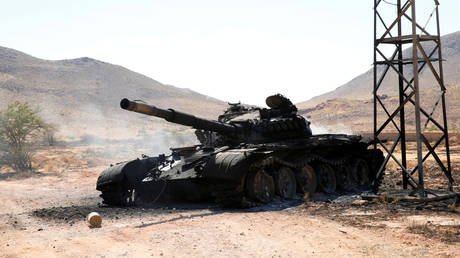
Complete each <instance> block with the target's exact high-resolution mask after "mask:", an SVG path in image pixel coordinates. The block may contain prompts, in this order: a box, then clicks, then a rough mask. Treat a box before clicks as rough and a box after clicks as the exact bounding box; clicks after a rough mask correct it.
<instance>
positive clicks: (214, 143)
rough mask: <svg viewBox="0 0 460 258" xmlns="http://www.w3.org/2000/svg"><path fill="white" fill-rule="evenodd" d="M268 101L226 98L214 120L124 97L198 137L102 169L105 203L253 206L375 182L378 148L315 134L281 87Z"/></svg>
mask: <svg viewBox="0 0 460 258" xmlns="http://www.w3.org/2000/svg"><path fill="white" fill-rule="evenodd" d="M266 103H267V106H268V107H269V108H259V107H252V106H246V105H242V104H240V103H234V104H230V103H229V105H230V106H229V108H228V109H227V110H226V111H225V112H224V113H223V114H222V115H220V116H219V117H218V120H217V121H213V120H207V119H203V118H199V117H195V116H193V115H190V114H186V113H182V112H179V111H176V110H174V109H160V108H157V107H155V106H152V105H148V104H145V103H143V102H140V101H130V100H128V99H123V100H121V102H120V106H121V108H122V109H125V110H129V111H134V112H138V113H142V114H146V115H150V116H156V117H160V118H163V119H165V120H166V121H168V122H171V123H176V124H181V125H184V126H190V127H193V128H195V129H196V131H195V134H196V136H197V138H198V140H199V142H200V144H197V145H193V146H187V147H181V148H171V151H172V153H171V154H170V155H165V154H161V155H158V156H155V157H149V156H145V155H143V156H142V158H138V159H135V160H131V161H126V162H121V163H118V164H115V165H112V166H111V167H109V168H107V169H106V170H104V171H103V172H102V173H101V174H100V176H99V178H98V180H97V187H96V189H97V190H99V191H101V192H102V193H101V195H100V196H101V197H102V199H103V203H105V204H107V205H115V206H130V205H136V204H145V203H152V202H157V201H158V202H168V201H173V200H181V201H207V200H213V201H215V202H217V203H219V204H221V205H223V206H232V207H252V206H255V205H260V204H265V203H269V202H271V201H272V200H273V199H274V198H279V199H281V200H284V199H292V198H297V197H298V196H301V195H303V196H305V195H306V194H308V195H310V196H311V195H312V194H315V193H316V192H322V193H325V194H342V193H349V192H354V191H362V190H369V189H371V186H374V187H377V186H378V184H379V181H380V180H379V179H378V178H375V176H376V172H377V171H378V170H379V168H380V166H381V165H382V163H383V159H384V158H383V154H382V152H381V151H380V150H377V149H371V148H369V147H370V146H371V145H372V141H371V139H369V138H365V137H362V136H359V135H345V134H320V135H313V134H312V131H311V129H310V122H309V121H307V120H306V119H305V118H304V117H302V116H300V115H298V114H297V108H296V106H295V105H293V104H292V102H291V101H290V100H289V99H288V98H286V97H284V96H283V95H280V94H276V95H272V96H269V97H268V98H267V99H266Z"/></svg>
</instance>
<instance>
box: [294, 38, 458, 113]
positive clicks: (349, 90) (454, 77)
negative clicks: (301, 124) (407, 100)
mask: <svg viewBox="0 0 460 258" xmlns="http://www.w3.org/2000/svg"><path fill="white" fill-rule="evenodd" d="M441 46H442V55H443V59H444V60H445V62H444V63H443V68H444V81H445V84H446V85H447V86H449V85H456V84H460V31H458V32H455V33H451V34H448V35H445V36H442V37H441ZM428 47H429V46H428ZM403 57H404V58H408V57H412V48H408V49H406V50H404V51H403ZM425 68H426V69H424V70H423V71H422V73H421V74H420V81H421V83H420V87H421V88H422V89H423V88H429V87H430V86H431V85H433V84H434V83H435V78H434V77H433V76H432V74H431V72H430V71H428V68H427V67H425ZM404 69H406V71H405V72H406V73H412V69H411V67H410V66H409V65H406V66H405V68H404ZM380 71H381V70H379V72H380ZM373 80H374V79H373V70H372V69H370V70H369V71H367V72H365V73H363V74H361V75H359V76H358V77H356V78H354V79H353V80H351V81H350V82H348V83H346V84H344V85H342V86H340V87H338V88H337V89H335V90H333V91H331V92H328V93H325V94H322V95H319V96H316V97H314V98H312V99H310V100H308V101H305V102H302V103H299V104H298V106H300V107H301V108H311V107H314V106H315V105H318V104H320V103H322V102H325V101H327V100H330V99H334V98H345V99H359V100H366V99H370V98H371V94H372V87H373ZM395 85H397V76H396V73H391V74H390V73H389V74H388V76H387V78H386V79H385V81H384V82H383V83H382V86H381V91H380V93H381V94H387V95H390V96H392V95H396V94H397V87H395Z"/></svg>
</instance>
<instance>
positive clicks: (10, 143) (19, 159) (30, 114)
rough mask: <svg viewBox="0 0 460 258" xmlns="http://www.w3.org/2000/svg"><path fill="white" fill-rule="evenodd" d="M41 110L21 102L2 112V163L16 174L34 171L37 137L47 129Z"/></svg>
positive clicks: (0, 114)
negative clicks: (33, 161)
mask: <svg viewBox="0 0 460 258" xmlns="http://www.w3.org/2000/svg"><path fill="white" fill-rule="evenodd" d="M39 113H40V110H39V109H38V108H33V107H31V106H30V105H29V104H28V103H21V102H19V101H16V102H14V103H13V104H10V105H8V106H7V107H6V108H5V109H3V110H0V146H1V149H0V150H1V152H2V156H1V163H2V164H4V165H7V166H10V167H11V168H13V169H14V170H15V171H16V172H24V171H31V170H32V157H33V154H34V150H35V146H34V143H35V142H37V137H38V136H39V135H40V134H41V133H42V131H43V130H44V129H45V128H46V124H45V123H44V122H43V120H42V118H41V117H40V114H39Z"/></svg>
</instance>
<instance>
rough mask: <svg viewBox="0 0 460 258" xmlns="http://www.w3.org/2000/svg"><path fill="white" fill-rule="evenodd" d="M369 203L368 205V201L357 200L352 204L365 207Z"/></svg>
mask: <svg viewBox="0 0 460 258" xmlns="http://www.w3.org/2000/svg"><path fill="white" fill-rule="evenodd" d="M367 203H368V201H366V200H356V201H353V202H352V203H351V205H355V206H360V205H364V204H367Z"/></svg>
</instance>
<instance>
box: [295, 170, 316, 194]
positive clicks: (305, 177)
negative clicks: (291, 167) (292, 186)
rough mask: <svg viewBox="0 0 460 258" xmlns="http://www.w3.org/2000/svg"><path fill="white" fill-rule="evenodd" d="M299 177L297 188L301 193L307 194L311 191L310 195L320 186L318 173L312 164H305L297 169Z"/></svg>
mask: <svg viewBox="0 0 460 258" xmlns="http://www.w3.org/2000/svg"><path fill="white" fill-rule="evenodd" d="M296 179H297V189H298V190H299V192H300V193H303V194H306V193H309V194H310V195H311V194H312V193H314V192H316V187H317V186H318V182H317V179H316V173H315V170H314V169H313V167H312V166H310V165H305V166H303V167H302V169H300V170H299V171H297V173H296Z"/></svg>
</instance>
